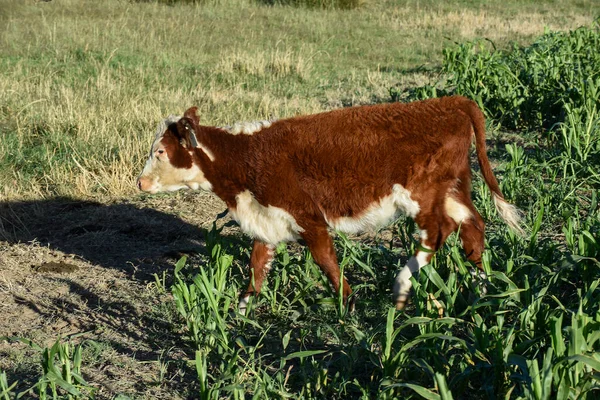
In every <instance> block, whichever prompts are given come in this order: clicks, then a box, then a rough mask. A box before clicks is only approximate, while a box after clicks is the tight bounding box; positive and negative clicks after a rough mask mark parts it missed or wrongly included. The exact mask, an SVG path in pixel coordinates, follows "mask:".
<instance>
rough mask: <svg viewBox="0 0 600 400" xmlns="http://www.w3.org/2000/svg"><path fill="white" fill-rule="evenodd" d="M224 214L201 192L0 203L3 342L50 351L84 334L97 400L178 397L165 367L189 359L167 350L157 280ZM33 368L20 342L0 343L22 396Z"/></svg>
mask: <svg viewBox="0 0 600 400" xmlns="http://www.w3.org/2000/svg"><path fill="white" fill-rule="evenodd" d="M224 209H225V205H224V203H222V202H221V201H220V200H219V199H217V198H216V197H214V196H212V195H209V194H205V193H178V194H176V195H171V196H159V197H149V198H145V199H144V198H137V199H134V200H121V201H113V202H110V203H98V202H93V201H78V200H72V199H51V200H41V201H30V202H27V201H24V202H2V203H0V337H2V336H8V337H11V336H17V337H25V338H29V339H32V340H33V341H35V342H36V343H38V344H39V345H42V346H48V345H51V344H52V343H54V341H56V340H57V339H58V338H59V337H62V338H64V337H66V336H68V335H73V334H80V333H84V334H83V335H82V336H80V337H78V341H81V340H86V339H89V340H93V341H94V342H96V343H97V344H96V347H88V350H87V352H88V353H87V354H84V358H85V361H84V366H85V370H84V375H85V374H86V373H87V376H85V377H86V379H87V380H88V382H90V383H92V384H93V385H94V386H96V387H99V391H98V393H97V397H98V398H111V397H112V396H114V395H115V394H116V393H129V394H136V397H138V396H140V395H141V396H143V397H151V398H156V397H158V398H165V397H166V398H173V397H178V396H176V395H175V394H174V392H169V390H168V387H169V384H170V383H172V384H176V383H177V382H178V381H179V380H181V379H185V377H180V376H173V375H172V374H171V371H173V373H175V374H177V373H180V372H177V371H179V370H180V369H177V368H172V369H171V368H169V364H170V363H174V362H175V361H176V360H180V362H185V361H181V360H185V359H186V358H189V357H187V356H186V355H183V354H177V351H175V350H172V349H173V348H175V347H176V346H175V345H176V343H174V342H173V341H174V340H180V339H179V335H174V334H173V332H172V330H173V329H174V328H173V326H178V324H172V323H171V322H172V321H166V320H165V316H169V315H172V316H173V317H175V313H169V312H164V308H165V307H173V305H172V301H171V299H170V295H169V294H168V293H160V291H158V290H157V287H156V285H154V282H155V275H154V274H157V276H159V277H162V276H163V271H166V273H165V276H170V275H172V274H170V271H171V270H172V267H173V264H174V263H175V261H176V260H177V259H178V258H179V257H180V256H181V255H182V254H190V253H191V254H193V253H201V252H202V250H203V242H204V240H203V238H204V235H205V233H206V230H207V229H209V228H210V227H211V225H212V221H214V220H215V217H216V216H217V214H219V213H220V212H222V211H224ZM226 220H227V218H224V219H222V220H220V221H219V224H222V223H223V222H225V221H226ZM233 231H234V232H235V231H236V230H233ZM161 310H163V311H161ZM170 349H171V350H170ZM39 360H40V354H39V352H36V351H34V350H32V349H29V348H28V346H26V345H24V344H22V343H19V342H12V341H6V340H5V341H0V369H1V370H4V371H6V372H7V375H8V378H9V382H10V383H12V382H15V381H19V382H20V383H19V385H18V387H17V388H18V389H19V390H24V389H25V388H27V387H29V386H31V385H33V384H34V383H35V379H37V378H38V377H39V376H40V371H41V369H40V367H39Z"/></svg>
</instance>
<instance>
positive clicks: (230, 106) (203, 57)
mask: <svg viewBox="0 0 600 400" xmlns="http://www.w3.org/2000/svg"><path fill="white" fill-rule="evenodd" d="M207 3H208V4H203V5H197V6H195V5H179V6H176V7H169V6H164V5H157V4H153V3H131V2H126V1H109V2H102V3H99V2H91V1H87V2H81V1H69V0H65V1H60V2H50V3H33V2H26V3H23V4H22V3H20V2H19V3H17V2H10V1H4V2H3V3H2V7H0V8H1V9H2V10H3V11H2V14H0V18H2V35H0V38H1V39H0V40H1V42H0V71H1V72H0V104H1V108H0V131H1V132H2V137H1V140H0V154H1V155H0V196H3V197H5V198H16V197H26V198H40V197H48V196H53V195H69V196H76V197H89V196H94V197H98V196H104V197H114V196H122V195H130V194H132V193H133V192H134V188H133V180H134V177H135V176H136V175H137V173H138V170H139V167H140V165H141V159H142V157H143V155H144V154H145V152H146V147H147V146H148V142H149V140H150V138H151V135H152V134H151V132H152V131H153V130H154V126H155V124H156V121H157V120H159V119H160V118H162V117H164V116H166V115H168V114H170V113H180V112H182V110H184V109H185V108H186V107H188V106H190V105H192V104H197V105H198V106H199V107H200V110H201V112H202V115H203V121H204V122H205V123H207V124H215V125H218V124H228V123H231V122H235V121H238V120H253V119H259V118H264V117H268V116H276V117H284V116H289V115H295V114H299V113H311V112H316V111H319V110H323V109H329V108H334V107H339V106H342V105H350V104H360V103H372V102H379V101H388V99H389V97H388V89H389V87H391V86H393V85H396V84H398V83H400V84H401V85H414V82H415V81H416V82H422V80H423V78H424V76H423V74H419V73H407V70H413V69H414V68H417V67H421V66H426V67H429V68H432V67H433V68H435V66H436V65H438V63H439V61H440V54H441V49H442V48H443V46H446V45H448V44H450V43H452V41H461V40H464V39H469V38H473V37H478V36H484V37H489V38H491V39H493V40H496V41H497V42H499V43H500V44H502V43H506V42H507V41H509V40H519V41H526V40H527V39H528V38H530V37H531V36H532V35H535V34H539V33H541V32H542V31H543V28H544V26H550V27H551V28H553V29H568V28H574V27H577V26H579V25H581V24H586V23H589V22H590V21H591V20H592V16H593V15H595V14H597V13H598V12H599V11H598V10H599V9H600V8H599V7H598V6H597V5H593V4H594V2H591V1H588V2H575V3H572V2H567V1H559V2H552V3H543V4H538V3H537V2H527V3H526V4H524V5H522V7H521V6H520V5H519V4H520V3H518V2H508V3H507V2H501V1H494V2H487V4H485V5H482V4H480V3H478V2H469V1H463V2H458V3H456V4H452V5H449V4H445V3H443V5H438V4H437V2H433V1H429V2H427V1H425V2H424V1H415V2H406V3H403V4H402V5H397V4H394V3H393V2H389V3H383V4H378V3H374V4H367V5H365V6H364V7H363V8H360V9H357V10H350V11H336V10H330V11H323V10H310V9H302V8H291V9H290V8H285V7H278V6H274V7H269V6H262V5H260V4H258V3H254V2H247V1H238V2H224V3H223V4H222V5H221V4H219V3H212V2H207Z"/></svg>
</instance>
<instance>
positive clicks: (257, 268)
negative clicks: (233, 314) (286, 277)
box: [238, 240, 274, 315]
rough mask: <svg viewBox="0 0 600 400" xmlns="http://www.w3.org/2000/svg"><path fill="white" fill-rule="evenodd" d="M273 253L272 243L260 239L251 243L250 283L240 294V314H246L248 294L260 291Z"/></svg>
mask: <svg viewBox="0 0 600 400" xmlns="http://www.w3.org/2000/svg"><path fill="white" fill-rule="evenodd" d="M273 255H274V247H273V246H272V245H269V244H266V243H264V242H261V241H260V240H255V241H254V244H253V245H252V254H251V255H250V283H249V284H248V289H246V291H245V292H244V294H243V295H242V296H241V299H240V303H239V305H238V311H239V313H240V314H242V315H245V314H246V308H247V307H248V301H249V300H250V295H257V294H259V293H260V290H261V288H262V284H263V282H264V280H265V277H266V276H267V273H268V272H269V270H270V269H271V262H272V261H273Z"/></svg>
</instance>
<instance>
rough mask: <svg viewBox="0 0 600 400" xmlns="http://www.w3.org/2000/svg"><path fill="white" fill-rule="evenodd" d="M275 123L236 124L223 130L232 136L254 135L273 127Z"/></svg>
mask: <svg viewBox="0 0 600 400" xmlns="http://www.w3.org/2000/svg"><path fill="white" fill-rule="evenodd" d="M272 123H273V121H254V122H236V123H235V124H233V125H232V126H224V127H223V128H222V129H224V130H225V131H227V133H230V134H232V135H239V134H240V133H242V134H244V135H253V134H254V133H256V132H260V131H261V130H263V129H264V128H268V127H270V126H271V124H272Z"/></svg>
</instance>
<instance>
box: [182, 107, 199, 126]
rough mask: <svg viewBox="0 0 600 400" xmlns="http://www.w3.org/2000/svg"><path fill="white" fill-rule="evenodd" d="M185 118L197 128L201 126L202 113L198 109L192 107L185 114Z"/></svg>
mask: <svg viewBox="0 0 600 400" xmlns="http://www.w3.org/2000/svg"><path fill="white" fill-rule="evenodd" d="M183 117H184V118H188V119H189V120H191V121H192V122H193V123H194V124H195V125H196V126H199V125H200V113H199V111H198V107H196V106H194V107H190V108H188V109H187V110H186V111H185V112H184V113H183Z"/></svg>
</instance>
